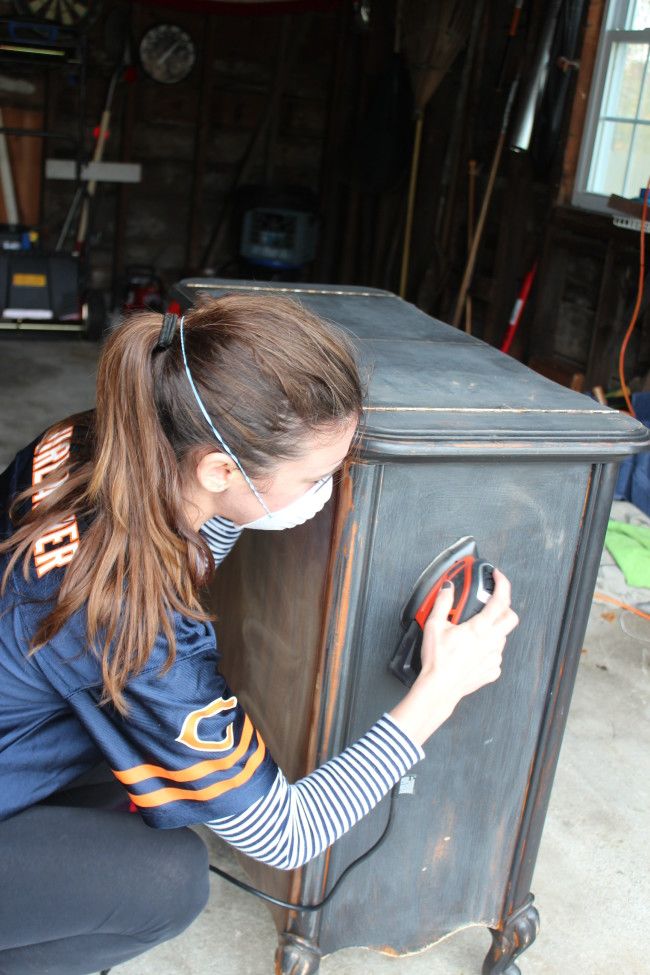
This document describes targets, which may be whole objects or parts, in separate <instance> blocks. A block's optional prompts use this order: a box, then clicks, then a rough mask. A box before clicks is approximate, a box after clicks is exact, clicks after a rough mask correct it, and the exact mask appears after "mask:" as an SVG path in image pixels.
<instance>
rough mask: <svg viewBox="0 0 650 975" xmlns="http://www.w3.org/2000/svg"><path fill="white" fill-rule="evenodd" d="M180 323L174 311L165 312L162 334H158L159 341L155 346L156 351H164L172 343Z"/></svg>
mask: <svg viewBox="0 0 650 975" xmlns="http://www.w3.org/2000/svg"><path fill="white" fill-rule="evenodd" d="M177 325H178V315H176V314H175V313H174V312H165V314H164V315H163V320H162V326H161V328H160V335H159V336H158V342H157V343H156V345H155V346H154V350H153V351H154V352H164V350H165V349H168V348H169V346H170V345H171V344H172V340H173V338H174V335H175V334H176V327H177Z"/></svg>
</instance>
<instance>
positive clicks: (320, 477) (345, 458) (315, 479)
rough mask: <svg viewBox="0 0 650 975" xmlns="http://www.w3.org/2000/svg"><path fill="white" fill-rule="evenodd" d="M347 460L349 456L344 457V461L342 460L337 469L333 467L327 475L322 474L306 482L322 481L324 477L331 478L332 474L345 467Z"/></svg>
mask: <svg viewBox="0 0 650 975" xmlns="http://www.w3.org/2000/svg"><path fill="white" fill-rule="evenodd" d="M346 460H347V456H346V457H344V458H343V460H340V461H339V462H338V464H337V465H336V467H333V468H332V469H331V470H330V471H325V473H324V474H321V475H320V476H319V477H311V478H306V479H305V480H308V481H320V480H321V479H322V478H323V477H329V475H330V474H333V473H334V471H337V470H338V469H339V467H343V464H344V463H345V461H346Z"/></svg>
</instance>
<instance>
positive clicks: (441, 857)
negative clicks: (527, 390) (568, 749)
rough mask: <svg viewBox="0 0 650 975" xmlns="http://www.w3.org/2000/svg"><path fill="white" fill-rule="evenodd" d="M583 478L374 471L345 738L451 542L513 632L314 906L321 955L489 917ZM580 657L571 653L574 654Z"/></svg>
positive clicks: (360, 831) (411, 940) (437, 932)
mask: <svg viewBox="0 0 650 975" xmlns="http://www.w3.org/2000/svg"><path fill="white" fill-rule="evenodd" d="M589 475H590V468H589V466H588V465H585V464H577V463H571V462H570V461H567V462H565V463H562V462H558V461H557V460H554V461H553V462H552V463H548V462H544V461H543V460H538V461H531V462H530V463H522V462H521V460H517V461H513V462H508V461H507V460H499V461H495V462H482V463H481V464H480V465H479V464H475V465H471V464H469V463H467V462H465V463H459V462H453V461H448V462H440V463H438V464H435V465H422V464H420V465H417V464H392V465H387V466H386V467H385V468H384V471H383V479H382V490H381V493H380V494H379V496H378V501H377V505H376V510H375V513H374V517H375V519H376V525H375V531H374V544H373V549H372V554H371V557H370V560H369V563H368V573H369V578H368V585H367V588H366V594H365V603H364V604H363V605H361V604H360V605H359V606H358V608H357V612H358V614H359V623H358V626H357V628H356V638H355V645H354V646H350V647H349V648H348V653H349V654H351V655H352V656H353V658H354V664H353V665H352V666H350V668H349V675H350V677H349V680H350V686H349V689H348V695H349V699H348V701H347V702H346V713H347V714H348V716H349V727H348V732H347V736H346V737H347V740H348V741H353V740H354V739H355V738H356V737H358V735H359V734H361V733H362V732H363V731H364V730H365V729H366V728H367V727H368V725H369V724H370V722H371V721H372V720H374V718H375V717H376V714H377V712H378V711H379V712H381V711H383V710H390V708H391V707H392V706H393V705H394V704H395V703H397V701H398V700H400V698H401V697H402V696H403V695H404V694H405V693H406V689H405V688H404V687H403V685H402V684H400V683H399V681H397V679H396V678H395V677H394V676H393V675H392V674H390V672H389V671H388V670H387V664H388V660H389V659H390V657H391V655H392V653H393V650H394V648H395V646H396V645H397V641H398V639H399V636H400V633H401V624H400V617H401V612H402V608H403V606H404V604H405V603H406V601H407V599H408V597H409V595H410V593H411V589H412V586H413V585H414V583H415V581H416V579H417V578H418V576H419V574H420V573H421V572H422V570H423V569H424V568H425V567H426V566H427V565H428V564H429V563H430V562H431V561H432V560H433V559H434V558H435V557H436V555H438V554H439V552H440V551H441V550H442V549H444V548H446V547H447V546H448V545H450V544H451V543H453V542H454V541H456V540H457V539H458V538H459V537H460V536H463V535H473V536H474V537H475V539H476V541H477V543H478V547H479V553H480V555H481V556H482V557H483V558H486V559H488V560H489V561H491V562H493V563H494V564H495V565H496V566H497V567H498V568H500V569H502V570H503V571H504V572H505V574H506V575H507V576H508V578H509V579H510V581H511V583H512V605H513V608H514V609H515V610H516V612H517V613H518V614H519V617H520V624H519V626H518V627H517V628H516V630H515V631H514V632H513V633H512V634H511V635H510V636H509V637H508V641H507V644H506V647H505V650H504V656H503V667H502V675H501V677H500V678H499V680H498V681H496V682H494V683H492V684H489V685H487V686H485V687H483V688H481V689H480V690H479V691H476V692H475V693H473V694H471V695H469V696H468V697H465V698H463V700H461V701H460V703H459V704H458V705H457V707H456V709H455V711H454V713H453V714H452V716H451V717H450V718H449V719H448V720H447V721H446V722H445V724H444V725H443V726H442V727H441V728H440V729H438V731H437V732H436V733H435V734H434V735H433V736H432V737H431V738H429V740H428V741H427V743H426V744H425V746H424V750H425V752H426V755H427V757H426V759H425V760H424V761H422V762H420V763H418V764H417V765H416V766H415V767H414V768H413V770H412V773H411V774H412V776H413V780H412V782H411V783H409V784H410V785H412V786H413V792H412V794H407V793H406V792H405V793H403V794H400V795H399V796H398V797H397V802H396V812H395V821H394V823H393V826H392V828H391V831H390V833H389V835H388V837H387V838H386V840H385V842H384V844H383V845H382V846H381V847H380V848H379V849H378V850H377V851H376V852H375V853H374V854H373V855H372V856H371V857H370V858H369V859H368V860H366V861H364V862H363V863H361V864H360V865H359V867H358V868H356V869H355V870H354V871H353V872H352V873H351V874H350V877H349V878H348V879H347V880H346V881H344V883H343V885H342V886H341V889H340V891H339V892H338V893H337V895H336V896H335V897H334V898H333V900H332V901H331V902H330V904H328V905H327V906H326V908H325V909H324V911H323V918H322V924H321V948H322V949H323V951H324V952H325V953H328V952H331V951H334V950H336V949H338V948H340V947H344V946H348V945H368V946H372V945H374V946H376V947H387V948H388V950H390V951H391V952H395V951H397V952H405V951H414V950H417V949H419V948H421V947H423V946H425V945H427V944H431V943H432V942H434V941H436V940H439V939H440V938H441V937H443V936H444V935H445V934H448V933H449V932H451V931H453V930H456V929H457V928H460V927H463V926H465V925H467V924H471V923H483V924H492V925H494V924H496V923H497V922H498V920H499V916H500V910H501V906H502V904H503V899H504V893H505V890H506V886H507V882H508V877H509V873H510V868H511V863H512V859H513V852H514V847H515V843H516V840H517V834H518V829H519V825H520V823H521V819H522V815H523V811H524V807H525V803H526V795H527V790H528V784H529V780H530V772H531V767H532V763H533V760H534V756H535V753H536V749H537V746H538V741H539V736H540V731H541V727H542V723H543V717H544V713H545V707H546V701H547V694H548V689H549V685H550V681H551V676H552V674H553V665H554V661H555V657H556V654H557V648H558V643H559V637H560V626H561V621H562V615H563V610H564V606H565V603H566V599H567V592H568V587H569V582H570V579H571V573H572V569H573V564H574V559H575V554H576V550H577V546H578V541H579V538H580V526H581V518H582V514H583V509H584V505H585V498H586V494H587V491H588V488H589ZM578 652H579V648H578ZM388 811H389V799H388V797H386V798H385V799H384V800H382V802H381V803H380V805H379V806H378V807H377V808H376V809H375V810H374V811H373V813H371V814H370V815H369V816H368V817H366V818H365V819H364V820H362V821H361V822H360V823H359V824H357V826H355V827H354V829H353V830H351V831H350V832H349V833H348V834H346V835H345V836H344V837H342V838H341V839H340V840H339V841H338V842H337V843H336V844H335V845H334V847H333V849H332V855H331V858H330V864H329V870H328V878H327V883H326V889H328V890H329V889H330V888H331V886H332V884H333V883H334V881H335V880H336V878H337V877H338V876H339V875H340V874H341V872H342V871H343V869H344V868H345V867H346V866H347V864H348V863H350V862H351V861H352V860H353V859H355V857H357V856H359V855H360V853H362V852H363V851H364V850H366V849H368V848H369V847H370V846H372V844H373V843H374V842H375V840H376V839H377V838H378V837H379V835H380V834H381V832H382V830H383V827H384V825H385V823H386V819H387V816H388Z"/></svg>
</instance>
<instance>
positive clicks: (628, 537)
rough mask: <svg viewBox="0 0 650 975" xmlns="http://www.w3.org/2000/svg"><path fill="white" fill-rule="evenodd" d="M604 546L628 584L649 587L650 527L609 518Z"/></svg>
mask: <svg viewBox="0 0 650 975" xmlns="http://www.w3.org/2000/svg"><path fill="white" fill-rule="evenodd" d="M605 546H606V547H607V548H608V549H609V551H610V552H611V553H612V556H613V557H614V559H615V561H616V562H617V564H618V565H619V566H620V568H621V569H622V570H623V575H624V576H625V581H626V582H627V584H628V585H630V586H641V587H643V588H647V589H650V527H648V526H647V525H629V524H628V523H627V522H625V521H614V519H613V518H610V519H609V521H608V522H607V533H606V535H605Z"/></svg>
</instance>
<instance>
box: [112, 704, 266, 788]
mask: <svg viewBox="0 0 650 975" xmlns="http://www.w3.org/2000/svg"><path fill="white" fill-rule="evenodd" d="M252 737H253V725H252V722H251V720H250V718H249V717H248V715H247V714H246V715H244V727H243V728H242V733H241V738H240V739H239V744H238V745H237V748H236V749H235V750H234V752H231V753H230V755H227V756H226V757H225V758H213V759H206V760H205V761H204V762H196V764H194V765H190V766H189V767H188V768H183V769H178V770H177V771H174V770H172V769H166V768H163V767H162V765H134V766H133V768H127V769H124V770H123V771H122V772H120V771H118V770H116V769H113V770H112V771H113V775H114V776H115V778H116V779H119V781H120V782H121V783H122V784H123V785H136V784H137V783H138V782H144V780H145V779H154V778H155V779H169V780H170V781H172V782H193V781H194V780H195V779H201V778H203V776H204V775H210V773H211V772H218V771H219V769H227V768H232V766H233V765H234V764H235V763H236V762H238V761H239V759H240V758H241V757H242V755H243V754H244V753H245V752H246V750H247V749H248V746H249V745H250V743H251V739H252ZM257 737H258V738H259V737H260V735H259V732H258V735H257Z"/></svg>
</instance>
